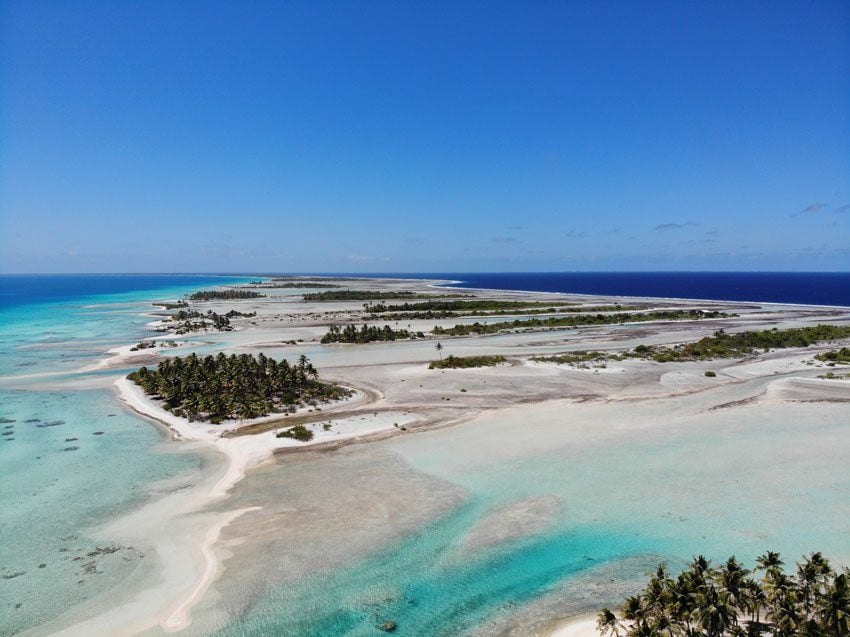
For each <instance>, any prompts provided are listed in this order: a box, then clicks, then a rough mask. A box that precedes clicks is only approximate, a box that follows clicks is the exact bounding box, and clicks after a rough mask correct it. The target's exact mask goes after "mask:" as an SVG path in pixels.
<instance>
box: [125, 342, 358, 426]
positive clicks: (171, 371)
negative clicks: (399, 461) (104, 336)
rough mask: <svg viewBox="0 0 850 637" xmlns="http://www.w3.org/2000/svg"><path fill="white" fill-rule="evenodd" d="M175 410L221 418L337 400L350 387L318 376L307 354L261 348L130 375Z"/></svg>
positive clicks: (171, 361)
mask: <svg viewBox="0 0 850 637" xmlns="http://www.w3.org/2000/svg"><path fill="white" fill-rule="evenodd" d="M127 378H129V379H130V380H131V381H133V382H134V383H136V384H137V385H138V386H139V387H141V388H142V389H143V390H144V391H145V393H146V394H148V395H149V396H152V397H153V398H155V399H160V400H162V401H163V403H164V404H163V406H164V407H165V409H167V410H168V411H170V412H172V413H173V414H174V415H176V416H181V417H184V418H188V419H189V420H208V421H210V422H213V423H219V422H221V421H223V420H226V419H231V418H259V417H260V416H266V415H268V414H270V413H281V412H286V411H293V410H294V409H295V408H296V407H298V406H299V405H303V404H313V405H317V404H318V403H319V402H327V401H332V400H339V399H341V398H345V397H347V396H349V395H350V394H351V392H350V391H349V390H348V389H346V388H344V387H340V386H339V385H335V384H328V383H322V382H319V380H318V378H319V374H318V372H317V371H316V369H315V368H314V367H313V365H312V364H311V363H310V361H309V360H308V359H307V357H306V356H301V357H300V358H299V359H298V361H297V362H296V363H294V364H290V363H289V362H288V361H286V360H283V361H280V362H278V361H276V360H274V359H273V358H267V357H266V356H264V355H263V354H259V355H258V356H256V357H254V356H252V355H250V354H240V355H239V356H236V355H234V354H231V355H230V356H226V355H224V354H221V353H220V354H218V355H216V356H206V357H203V358H201V357H198V356H196V355H195V354H190V355H189V356H187V357H185V358H181V357H179V356H178V357H175V358H168V359H165V360H164V361H162V362H161V363H160V364H159V366H158V367H157V368H156V369H148V368H147V367H142V368H141V369H139V370H138V371H136V372H133V373H132V374H129V375H128V376H127Z"/></svg>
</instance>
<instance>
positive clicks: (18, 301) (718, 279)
mask: <svg viewBox="0 0 850 637" xmlns="http://www.w3.org/2000/svg"><path fill="white" fill-rule="evenodd" d="M317 274H318V273H317ZM267 275H268V274H267V273H266V274H263V276H267ZM235 276H243V277H244V276H250V275H235ZM258 276H259V275H258ZM339 276H346V274H342V273H340V274H339ZM348 276H366V277H379V276H392V277H405V278H417V279H426V278H439V279H451V280H453V281H460V283H455V284H452V287H469V288H485V289H495V290H528V291H533V292H565V293H571V294H603V295H613V296H649V297H660V298H682V299H710V300H717V301H757V302H763V303H802V304H806V305H841V306H850V272H485V273H463V272H428V273H416V274H410V273H380V274H375V273H371V274H357V275H352V274H350V273H349V274H348ZM221 283H222V278H221V275H213V274H176V275H175V274H170V275H159V274H120V275H118V274H96V275H70V274H69V275H0V308H8V307H15V306H19V305H28V304H30V303H45V302H48V303H49V302H63V301H75V300H79V299H80V298H81V297H87V296H94V295H102V294H122V293H131V292H140V291H146V290H151V291H153V290H158V289H161V288H163V287H168V286H187V287H189V286H202V285H215V284H221Z"/></svg>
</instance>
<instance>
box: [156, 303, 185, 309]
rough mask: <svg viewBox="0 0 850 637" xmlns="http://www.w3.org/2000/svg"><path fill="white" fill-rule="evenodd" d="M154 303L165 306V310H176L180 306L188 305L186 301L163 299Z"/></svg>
mask: <svg viewBox="0 0 850 637" xmlns="http://www.w3.org/2000/svg"><path fill="white" fill-rule="evenodd" d="M154 305H156V306H157V307H162V308H165V309H166V310H178V309H180V308H182V307H189V304H188V303H187V302H186V301H163V302H162V303H154Z"/></svg>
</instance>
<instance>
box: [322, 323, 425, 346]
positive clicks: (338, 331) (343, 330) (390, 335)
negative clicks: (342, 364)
mask: <svg viewBox="0 0 850 637" xmlns="http://www.w3.org/2000/svg"><path fill="white" fill-rule="evenodd" d="M424 336H425V335H424V334H423V333H422V332H416V334H413V333H411V332H409V331H408V330H394V329H392V328H391V327H390V326H389V325H384V326H383V327H378V326H377V325H369V324H368V323H364V324H363V326H362V327H361V328H360V329H357V327H356V326H355V325H346V326H345V327H340V326H339V325H331V326H330V327H329V328H328V333H327V334H325V335H324V336H323V337H322V343H371V342H373V341H397V340H399V339H406V338H422V337H424Z"/></svg>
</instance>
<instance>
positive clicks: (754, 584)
mask: <svg viewBox="0 0 850 637" xmlns="http://www.w3.org/2000/svg"><path fill="white" fill-rule="evenodd" d="M783 566H784V563H783V561H782V559H781V557H780V555H779V553H775V552H773V551H768V552H767V553H765V554H764V555H761V556H759V557H758V558H757V560H756V568H755V570H753V571H750V570H748V569H746V568H744V567H743V566H742V565H741V563H740V562H738V560H736V559H735V557H734V556H733V557H730V558H729V559H728V560H726V562H725V563H723V564H721V565H720V566H717V567H714V568H712V566H711V563H710V562H709V561H708V560H706V559H705V558H704V557H702V556H699V557H695V558H694V559H693V561H692V562H691V564H690V565H689V566H688V568H686V569H685V570H684V571H682V572H681V573H680V574H679V575H678V576H676V577H675V578H674V577H671V575H670V574H669V573H668V572H667V569H666V568H665V567H664V566H659V567H658V569H657V570H656V572H655V574H654V575H653V576H652V577H651V578H650V580H649V583H648V584H647V586H646V588H645V589H644V591H643V592H642V593H640V594H638V595H635V596H632V597H629V598H628V599H626V601H625V602H624V603H623V605H622V608H621V609H620V616H619V617H618V616H617V615H616V614H615V613H613V612H612V611H611V610H609V609H607V608H606V609H603V610H602V611H601V612H600V613H599V616H598V618H597V628H598V629H599V631H600V632H601V633H602V634H603V635H609V636H613V637H619V636H620V635H628V636H629V637H648V636H650V635H669V636H670V637H673V636H674V635H682V636H688V637H690V636H694V635H705V636H707V637H720V636H722V635H733V636H737V635H753V636H755V635H768V634H770V635H774V636H775V637H784V636H786V635H810V636H812V637H814V636H824V637H826V636H827V635H829V636H834V637H844V636H845V635H848V634H850V583H848V578H850V570H848V569H847V568H844V569H842V570H841V571H840V572H838V571H836V570H835V569H833V568H832V567H831V566H830V564H829V561H828V560H827V559H826V558H824V556H823V555H821V554H820V553H812V554H811V555H810V556H809V557H807V558H805V559H804V560H803V561H801V562H800V563H798V564H797V568H796V572H795V573H792V574H791V575H788V574H786V572H785V571H784V570H783Z"/></svg>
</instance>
